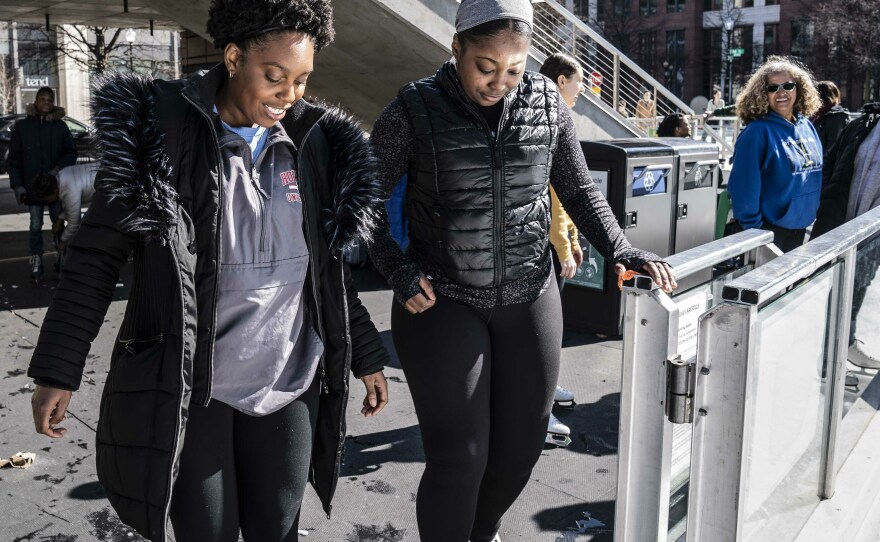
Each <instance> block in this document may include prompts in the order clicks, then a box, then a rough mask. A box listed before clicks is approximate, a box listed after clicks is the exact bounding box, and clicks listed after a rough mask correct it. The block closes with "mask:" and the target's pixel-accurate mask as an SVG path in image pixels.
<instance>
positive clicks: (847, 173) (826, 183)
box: [810, 103, 880, 238]
mask: <svg viewBox="0 0 880 542" xmlns="http://www.w3.org/2000/svg"><path fill="white" fill-rule="evenodd" d="M878 121H880V103H869V104H865V107H864V109H863V110H862V116H861V117H859V118H858V119H857V120H856V121H854V122H851V123H849V125H848V126H847V127H846V128H845V129H844V130H843V132H842V133H841V134H840V137H839V138H838V139H837V141H836V142H835V143H834V145H832V146H831V148H830V149H827V150H826V151H825V163H824V165H823V167H822V194H821V196H820V197H819V210H818V211H817V212H816V223H815V224H813V232H812V234H810V237H812V238H816V237H818V236H820V235H822V234H823V233H827V232H829V231H831V230H833V229H834V228H836V227H838V226H840V225H842V224H843V223H844V222H846V208H847V205H848V203H849V189H850V186H852V180H853V170H854V169H855V161H856V153H857V152H858V150H859V147H860V146H861V145H862V142H863V141H864V140H865V138H866V137H868V134H870V133H871V130H872V129H873V128H874V126H875V125H876V124H877V122H878Z"/></svg>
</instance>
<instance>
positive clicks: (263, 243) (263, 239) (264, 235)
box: [249, 138, 279, 253]
mask: <svg viewBox="0 0 880 542" xmlns="http://www.w3.org/2000/svg"><path fill="white" fill-rule="evenodd" d="M276 143H279V141H278V138H276V139H275V141H272V139H271V138H270V139H269V141H267V142H266V146H265V147H263V151H262V152H261V153H260V156H258V157H257V160H256V162H254V159H253V156H251V183H252V184H253V185H254V188H255V189H256V191H257V200H258V202H259V207H260V208H259V211H258V212H259V214H260V216H259V220H260V252H262V253H265V252H269V225H268V224H269V221H268V219H267V218H266V217H267V215H268V212H267V207H268V206H267V203H269V205H271V203H270V202H271V201H272V196H273V195H274V194H273V193H274V190H275V186H274V185H273V184H270V185H269V195H268V196H264V195H263V192H264V191H263V188H262V185H260V167H261V166H262V165H263V158H264V157H265V156H266V153H267V152H268V151H269V148H270V147H272V145H275V144H276ZM249 148H250V147H249Z"/></svg>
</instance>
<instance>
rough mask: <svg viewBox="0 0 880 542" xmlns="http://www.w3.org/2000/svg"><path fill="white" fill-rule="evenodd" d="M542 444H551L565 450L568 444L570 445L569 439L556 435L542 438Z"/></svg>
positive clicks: (550, 434)
mask: <svg viewBox="0 0 880 542" xmlns="http://www.w3.org/2000/svg"><path fill="white" fill-rule="evenodd" d="M544 442H545V443H546V444H552V445H554V446H559V447H560V448H565V447H566V446H568V445H569V444H571V437H570V436H568V435H560V434H558V433H547V436H546V437H544Z"/></svg>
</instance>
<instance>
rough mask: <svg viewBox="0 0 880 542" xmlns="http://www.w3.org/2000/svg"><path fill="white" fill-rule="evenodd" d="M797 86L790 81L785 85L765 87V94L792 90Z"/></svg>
mask: <svg viewBox="0 0 880 542" xmlns="http://www.w3.org/2000/svg"><path fill="white" fill-rule="evenodd" d="M796 86H797V84H796V83H794V82H792V81H787V82H785V83H780V84H778V85H767V92H769V93H770V94H773V93H774V92H779V90H780V89H781V90H789V91H791V90H794V87H796Z"/></svg>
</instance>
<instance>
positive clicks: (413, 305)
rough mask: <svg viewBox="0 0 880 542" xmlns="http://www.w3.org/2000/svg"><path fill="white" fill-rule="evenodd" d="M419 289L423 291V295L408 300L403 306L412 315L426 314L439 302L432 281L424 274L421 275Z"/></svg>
mask: <svg viewBox="0 0 880 542" xmlns="http://www.w3.org/2000/svg"><path fill="white" fill-rule="evenodd" d="M419 288H421V289H422V293H420V294H416V295H414V296H412V297H411V298H409V299H407V300H406V303H404V305H403V306H404V307H406V310H408V311H409V312H411V313H412V314H418V313H420V312H425V311H426V310H428V309H430V308H431V307H433V306H434V302H435V301H437V296H435V295H434V287H433V286H431V281H429V280H428V277H426V276H425V275H424V274H422V273H419Z"/></svg>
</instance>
